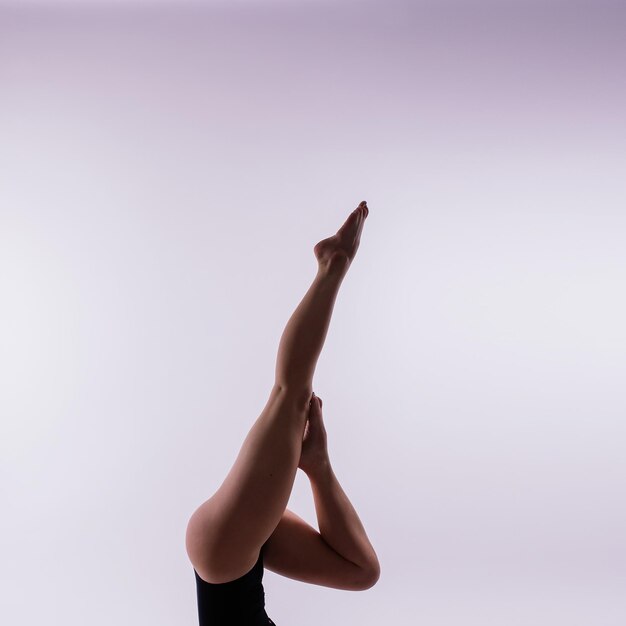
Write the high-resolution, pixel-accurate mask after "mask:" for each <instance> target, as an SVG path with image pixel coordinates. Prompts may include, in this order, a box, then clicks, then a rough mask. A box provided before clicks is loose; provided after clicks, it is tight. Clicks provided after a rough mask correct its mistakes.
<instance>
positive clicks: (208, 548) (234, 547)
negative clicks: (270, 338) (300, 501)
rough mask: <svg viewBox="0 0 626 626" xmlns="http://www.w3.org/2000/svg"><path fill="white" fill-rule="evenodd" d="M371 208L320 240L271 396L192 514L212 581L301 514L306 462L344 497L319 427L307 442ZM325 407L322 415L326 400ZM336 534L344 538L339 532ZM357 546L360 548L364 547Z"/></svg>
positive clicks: (244, 567) (241, 564)
mask: <svg viewBox="0 0 626 626" xmlns="http://www.w3.org/2000/svg"><path fill="white" fill-rule="evenodd" d="M368 214H369V209H368V208H367V205H366V203H365V202H361V203H360V204H359V206H358V207H357V208H356V209H355V210H354V211H352V212H351V213H350V215H349V216H348V218H347V219H346V221H345V223H344V224H343V225H342V226H341V228H340V229H339V230H338V231H337V232H336V233H335V234H334V235H332V236H330V237H328V238H326V239H323V240H322V241H320V242H318V243H317V244H316V245H315V247H314V249H313V251H314V254H315V257H316V259H317V263H318V271H317V275H316V276H315V278H314V280H313V282H312V284H311V285H310V287H309V289H308V291H307V292H306V293H305V295H304V297H303V298H302V300H301V302H300V303H299V305H298V306H297V307H296V309H295V311H294V312H293V314H292V315H291V317H290V319H289V321H288V322H287V325H286V327H285V329H284V331H283V334H282V336H281V339H280V342H279V346H278V356H277V360H276V371H275V382H274V386H273V388H272V389H271V391H270V394H269V398H268V401H267V403H266V405H265V407H264V409H263V411H262V412H261V414H260V415H259V417H258V418H257V419H256V421H255V422H254V424H253V425H252V427H251V429H250V431H249V432H248V435H247V436H246V438H245V439H244V442H243V444H242V446H241V449H240V451H239V454H238V456H237V458H236V459H235V462H234V464H233V466H232V468H231V469H230V471H229V473H228V474H227V476H226V478H225V479H224V481H223V483H222V484H221V486H220V487H219V488H218V489H217V490H216V492H215V493H214V494H213V495H212V496H211V497H210V498H209V499H208V500H207V501H206V502H204V503H203V504H202V505H200V507H198V508H197V509H196V511H195V512H194V513H193V515H192V516H191V518H190V520H189V524H188V526H187V535H186V547H187V554H188V556H189V558H190V560H191V562H192V564H193V566H194V568H195V569H196V571H197V572H198V574H199V575H200V576H201V577H202V578H203V579H204V580H206V581H207V582H213V583H221V582H227V581H229V580H234V579H235V578H238V577H240V576H242V575H243V574H245V573H246V572H248V571H249V570H250V569H251V567H252V566H253V565H254V563H255V562H256V560H257V558H258V554H259V550H260V548H261V547H262V546H263V545H264V544H265V543H266V542H267V541H268V539H269V538H270V537H271V536H272V535H273V533H274V531H275V530H278V529H277V527H278V526H279V524H280V523H281V520H282V521H283V522H286V523H289V522H290V521H291V522H295V518H296V517H297V516H295V515H294V514H290V516H289V517H288V516H286V515H285V514H286V513H287V512H288V511H286V507H287V503H288V501H289V496H290V494H291V490H292V487H293V483H294V480H295V475H296V472H297V469H298V467H301V469H303V471H306V470H309V471H307V474H308V475H309V477H313V478H312V482H313V480H315V481H316V482H315V483H314V485H316V486H317V487H316V488H317V489H318V495H319V499H320V503H321V502H322V499H324V501H328V502H330V501H331V500H332V499H333V497H335V499H336V500H337V498H338V496H337V494H338V493H339V490H340V487H339V486H338V483H337V482H336V479H334V477H333V476H332V475H331V474H328V473H324V472H322V471H319V472H317V471H316V469H319V468H320V467H321V468H323V467H325V463H324V461H323V456H324V455H323V454H322V452H323V448H324V446H322V450H321V451H320V444H319V441H320V436H319V432H318V435H317V436H316V440H317V444H306V441H307V436H306V433H305V429H306V427H307V420H308V419H309V417H310V411H311V401H312V390H313V375H314V372H315V367H316V365H317V360H318V358H319V355H320V353H321V350H322V347H323V345H324V341H325V339H326V335H327V332H328V327H329V324H330V319H331V316H332V312H333V308H334V304H335V300H336V297H337V293H338V291H339V287H340V286H341V283H342V281H343V279H344V277H345V276H346V273H347V271H348V269H349V267H350V266H351V264H352V262H353V260H354V257H355V255H356V252H357V250H358V247H359V243H360V237H361V232H362V229H363V225H364V223H365V220H366V218H367V216H368ZM319 411H320V419H321V404H320V407H319ZM303 439H304V444H303ZM324 444H325V439H324ZM303 446H304V454H303ZM314 493H315V489H314ZM344 495H345V494H344ZM337 501H338V500H337ZM316 504H317V501H316ZM320 506H323V505H321V504H320ZM325 510H326V509H325ZM327 510H328V511H330V510H331V507H330V506H329V507H328V509H327ZM354 515H355V516H356V514H354ZM353 520H354V518H353ZM354 523H356V520H354ZM285 528H287V526H286V525H285ZM309 528H310V527H309ZM285 533H287V530H285ZM362 534H363V535H364V531H363V533H362ZM335 537H336V538H337V540H338V541H341V540H342V537H341V535H340V534H339V533H336V534H335ZM363 542H364V540H363V539H361V543H363ZM348 545H349V544H348ZM370 548H371V546H370ZM325 549H327V550H329V548H328V547H326V548H325ZM329 552H330V550H329ZM371 552H372V553H373V549H371ZM354 554H355V555H357V556H358V554H359V553H358V552H357V551H356V549H355V551H354ZM326 556H328V555H326ZM336 556H337V555H336V554H335V557H336ZM372 559H375V555H373V557H372ZM277 560H278V559H277ZM327 560H328V559H327ZM342 561H344V562H345V564H346V567H348V565H349V566H351V567H352V569H351V570H350V572H354V576H355V577H356V573H357V572H356V570H357V569H358V570H359V572H361V571H362V570H363V568H362V567H357V566H356V565H355V564H354V562H352V563H350V562H349V561H345V560H343V559H342ZM329 562H330V561H329ZM346 571H348V570H347V569H346ZM351 575H352V574H351ZM370 578H371V577H370ZM355 580H356V578H355ZM319 584H323V583H319ZM350 584H353V583H350ZM356 584H357V583H354V585H356ZM345 588H348V586H346V587H345ZM355 588H356V587H355Z"/></svg>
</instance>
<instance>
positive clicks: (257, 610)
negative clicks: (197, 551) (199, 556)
mask: <svg viewBox="0 0 626 626" xmlns="http://www.w3.org/2000/svg"><path fill="white" fill-rule="evenodd" d="M264 548H265V545H263V546H262V547H261V550H260V551H259V558H258V559H257V562H256V563H255V564H254V566H253V567H252V569H251V570H250V571H249V572H247V573H246V574H244V575H243V576H241V577H240V578H236V579H235V580H231V581H229V582H227V583H221V584H216V583H208V582H206V581H205V580H202V578H200V576H198V572H196V570H195V568H194V570H193V571H194V574H195V577H196V590H197V595H198V617H199V620H200V626H272V625H274V626H275V624H274V622H273V621H272V620H271V619H270V618H269V616H268V615H267V613H266V612H265V591H264V589H263V549H264Z"/></svg>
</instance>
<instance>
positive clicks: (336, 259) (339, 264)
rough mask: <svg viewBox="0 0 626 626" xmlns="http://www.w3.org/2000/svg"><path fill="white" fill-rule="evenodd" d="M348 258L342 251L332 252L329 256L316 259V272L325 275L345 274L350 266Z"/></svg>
mask: <svg viewBox="0 0 626 626" xmlns="http://www.w3.org/2000/svg"><path fill="white" fill-rule="evenodd" d="M350 263H351V261H350V258H349V257H348V255H347V254H345V253H343V252H334V253H333V254H332V255H330V256H329V257H327V258H325V259H323V260H321V261H318V273H320V274H324V275H327V276H341V277H343V276H345V274H346V272H347V271H348V268H349V267H350Z"/></svg>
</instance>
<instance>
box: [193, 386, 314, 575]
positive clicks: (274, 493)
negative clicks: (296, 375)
mask: <svg viewBox="0 0 626 626" xmlns="http://www.w3.org/2000/svg"><path fill="white" fill-rule="evenodd" d="M305 393H306V390H301V391H296V392H293V391H291V390H289V391H288V390H286V389H284V388H280V387H274V388H273V389H272V391H271V393H270V397H269V399H268V402H267V404H266V406H265V408H264V409H263V411H262V413H261V415H260V416H259V417H258V418H257V420H256V421H255V422H254V424H253V425H252V428H251V429H250V431H249V432H248V435H247V436H246V438H245V440H244V442H243V444H242V446H241V449H240V451H239V454H238V455H237V458H236V460H235V462H234V464H233V466H232V467H231V469H230V471H229V473H228V475H227V476H226V478H225V479H224V481H223V483H222V484H221V485H220V487H219V488H218V489H217V491H216V492H215V493H214V494H213V495H212V496H211V497H210V498H209V499H208V500H207V501H206V502H204V503H203V504H202V505H200V507H198V509H196V511H195V512H194V513H193V515H192V516H191V518H190V520H189V524H188V526H187V537H186V545H187V554H188V555H189V558H190V560H191V562H192V564H193V565H194V567H195V569H196V571H197V572H198V574H199V575H200V577H201V578H203V579H204V580H206V581H207V582H216V583H217V582H227V581H228V580H234V579H235V578H238V577H239V576H242V575H243V574H245V573H246V572H248V571H249V570H250V569H251V568H252V566H253V565H254V563H255V562H256V560H257V558H258V554H259V550H260V548H261V546H262V545H263V544H264V543H265V541H267V539H268V538H269V537H270V535H271V534H272V532H273V531H274V529H275V528H276V526H277V525H278V523H279V522H280V520H281V517H282V514H283V512H284V510H285V509H286V507H287V503H288V501H289V496H290V494H291V489H292V487H293V482H294V479H295V474H296V471H297V467H298V462H299V460H300V451H301V448H302V436H303V432H304V425H305V423H306V416H307V414H308V403H307V402H305V401H304V395H305Z"/></svg>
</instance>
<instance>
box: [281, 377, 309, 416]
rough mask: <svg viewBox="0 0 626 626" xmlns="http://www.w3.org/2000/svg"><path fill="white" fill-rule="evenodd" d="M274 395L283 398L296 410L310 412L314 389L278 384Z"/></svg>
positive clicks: (306, 386) (304, 386)
mask: <svg viewBox="0 0 626 626" xmlns="http://www.w3.org/2000/svg"><path fill="white" fill-rule="evenodd" d="M272 393H273V394H276V395H277V396H280V397H282V398H283V399H284V400H286V401H287V402H289V403H290V404H292V406H294V408H297V409H301V410H303V411H308V410H309V405H310V402H311V395H312V393H313V387H312V386H311V385H299V384H288V383H276V384H275V385H274V389H273V390H272Z"/></svg>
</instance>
